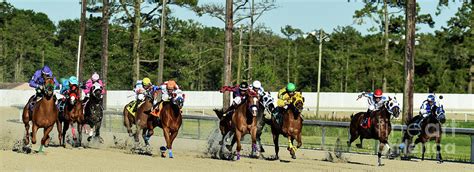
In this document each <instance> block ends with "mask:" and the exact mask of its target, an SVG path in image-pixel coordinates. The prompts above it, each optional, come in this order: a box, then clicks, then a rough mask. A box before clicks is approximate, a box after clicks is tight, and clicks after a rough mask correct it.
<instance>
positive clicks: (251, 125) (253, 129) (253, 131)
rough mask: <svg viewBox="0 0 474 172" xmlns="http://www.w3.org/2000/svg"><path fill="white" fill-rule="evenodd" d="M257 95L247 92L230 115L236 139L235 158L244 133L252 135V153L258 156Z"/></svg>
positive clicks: (238, 154)
mask: <svg viewBox="0 0 474 172" xmlns="http://www.w3.org/2000/svg"><path fill="white" fill-rule="evenodd" d="M258 104H259V96H258V94H256V93H254V92H249V95H248V97H247V99H246V102H245V103H241V104H240V105H238V106H237V107H236V109H235V111H234V113H233V115H232V120H231V124H232V126H233V129H232V130H233V132H234V133H235V139H236V141H237V160H240V150H242V144H241V143H240V141H241V139H242V137H244V136H245V134H250V135H251V137H252V155H251V156H255V157H258V156H259V155H258V149H257V113H258Z"/></svg>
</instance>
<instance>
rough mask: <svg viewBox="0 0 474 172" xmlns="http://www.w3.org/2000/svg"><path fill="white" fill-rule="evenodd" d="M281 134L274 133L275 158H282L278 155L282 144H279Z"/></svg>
mask: <svg viewBox="0 0 474 172" xmlns="http://www.w3.org/2000/svg"><path fill="white" fill-rule="evenodd" d="M278 137H279V134H277V133H273V144H274V146H275V159H280V158H279V157H278V152H279V151H280V146H279V145H278Z"/></svg>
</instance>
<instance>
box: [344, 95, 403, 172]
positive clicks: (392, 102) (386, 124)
mask: <svg viewBox="0 0 474 172" xmlns="http://www.w3.org/2000/svg"><path fill="white" fill-rule="evenodd" d="M365 113H367V112H359V113H357V114H355V115H353V116H351V124H350V140H349V141H347V145H348V146H349V147H351V143H352V142H354V141H355V140H356V139H357V138H358V137H360V144H357V145H356V146H357V147H359V148H361V147H362V140H363V139H376V140H379V142H380V143H379V152H378V154H377V156H378V161H377V162H378V165H379V166H382V162H381V159H380V158H381V157H382V151H383V148H384V146H385V145H386V144H387V145H388V136H389V135H390V132H391V131H392V124H391V123H390V117H391V115H393V116H394V117H395V118H397V117H398V116H399V115H400V106H399V104H398V102H397V99H396V98H394V99H391V98H390V97H389V100H388V101H386V102H385V103H384V104H383V106H382V107H381V109H380V110H377V111H373V112H372V113H371V115H370V118H369V120H370V121H369V122H370V123H372V124H374V125H372V126H370V127H369V128H363V127H362V126H361V123H362V120H364V114H365ZM388 147H389V151H388V152H390V146H389V145H388Z"/></svg>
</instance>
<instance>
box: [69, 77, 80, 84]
mask: <svg viewBox="0 0 474 172" xmlns="http://www.w3.org/2000/svg"><path fill="white" fill-rule="evenodd" d="M69 84H73V85H78V84H79V81H77V78H76V77H75V76H71V77H69Z"/></svg>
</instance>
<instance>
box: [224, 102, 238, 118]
mask: <svg viewBox="0 0 474 172" xmlns="http://www.w3.org/2000/svg"><path fill="white" fill-rule="evenodd" d="M235 107H237V104H235V103H233V104H232V105H231V106H229V108H227V110H225V111H224V116H226V115H227V113H229V112H232V111H233V110H234V109H235Z"/></svg>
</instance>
